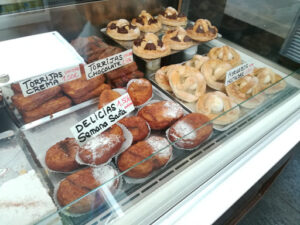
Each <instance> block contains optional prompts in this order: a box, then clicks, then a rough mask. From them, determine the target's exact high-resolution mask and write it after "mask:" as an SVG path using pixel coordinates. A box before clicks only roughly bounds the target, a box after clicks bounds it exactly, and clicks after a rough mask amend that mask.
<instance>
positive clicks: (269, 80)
mask: <svg viewBox="0 0 300 225" xmlns="http://www.w3.org/2000/svg"><path fill="white" fill-rule="evenodd" d="M253 75H254V76H256V77H257V78H258V82H259V86H260V88H261V89H262V90H263V89H266V90H265V93H266V94H274V93H276V92H279V91H281V90H283V89H284V88H285V86H286V83H285V81H284V80H283V79H282V77H281V76H279V75H278V74H276V73H274V72H273V70H271V69H270V68H255V69H254V71H253Z"/></svg>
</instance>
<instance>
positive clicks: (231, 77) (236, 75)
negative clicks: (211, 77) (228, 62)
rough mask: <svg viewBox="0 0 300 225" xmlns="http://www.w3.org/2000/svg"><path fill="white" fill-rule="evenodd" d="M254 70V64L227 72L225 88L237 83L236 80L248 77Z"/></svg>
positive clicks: (243, 65) (246, 64) (244, 65)
mask: <svg viewBox="0 0 300 225" xmlns="http://www.w3.org/2000/svg"><path fill="white" fill-rule="evenodd" d="M253 69H254V64H253V63H251V64H249V63H244V64H242V65H240V66H238V67H235V68H233V69H231V70H228V71H227V72H226V80H225V86H228V85H229V84H231V83H233V82H235V81H236V80H238V79H240V78H242V77H244V76H246V75H247V74H249V73H252V72H253Z"/></svg>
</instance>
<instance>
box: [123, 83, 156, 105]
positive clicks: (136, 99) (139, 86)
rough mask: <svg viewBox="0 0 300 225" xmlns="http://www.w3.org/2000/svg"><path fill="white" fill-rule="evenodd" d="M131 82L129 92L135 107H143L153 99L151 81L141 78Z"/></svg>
mask: <svg viewBox="0 0 300 225" xmlns="http://www.w3.org/2000/svg"><path fill="white" fill-rule="evenodd" d="M129 82H130V83H129V85H128V88H127V92H128V94H129V96H130V98H131V100H132V102H133V105H134V106H139V105H142V104H144V103H145V102H147V101H148V100H149V99H150V98H151V97H152V84H151V83H150V81H148V80H146V79H144V78H141V79H133V80H131V81H129Z"/></svg>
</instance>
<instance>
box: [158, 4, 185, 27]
mask: <svg viewBox="0 0 300 225" xmlns="http://www.w3.org/2000/svg"><path fill="white" fill-rule="evenodd" d="M158 19H159V20H160V21H161V23H162V24H165V25H168V26H172V27H177V26H185V25H186V23H187V17H186V16H185V15H183V14H178V12H177V10H176V9H174V8H173V7H168V8H166V10H165V11H164V12H163V13H161V14H159V15H158Z"/></svg>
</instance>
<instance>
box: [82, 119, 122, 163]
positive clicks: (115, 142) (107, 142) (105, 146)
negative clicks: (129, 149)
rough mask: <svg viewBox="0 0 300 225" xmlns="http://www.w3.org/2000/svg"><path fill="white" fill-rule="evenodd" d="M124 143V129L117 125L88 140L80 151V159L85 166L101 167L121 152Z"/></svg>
mask: <svg viewBox="0 0 300 225" xmlns="http://www.w3.org/2000/svg"><path fill="white" fill-rule="evenodd" d="M124 141H125V138H124V134H123V130H122V128H121V127H119V126H118V125H116V124H115V125H113V126H112V127H111V128H109V129H108V130H106V131H104V132H103V133H101V134H99V135H97V136H96V137H94V138H91V139H90V140H88V141H87V142H86V143H85V144H84V145H83V146H82V148H81V149H79V152H78V157H79V158H80V160H81V161H82V162H83V163H85V164H90V165H100V164H103V163H106V162H108V161H109V160H110V159H111V158H112V157H113V156H114V155H115V154H116V153H117V152H118V151H119V149H120V148H121V146H122V144H123V142H124Z"/></svg>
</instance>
